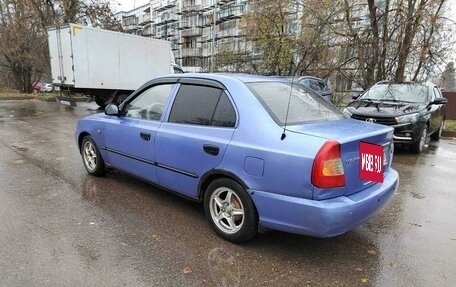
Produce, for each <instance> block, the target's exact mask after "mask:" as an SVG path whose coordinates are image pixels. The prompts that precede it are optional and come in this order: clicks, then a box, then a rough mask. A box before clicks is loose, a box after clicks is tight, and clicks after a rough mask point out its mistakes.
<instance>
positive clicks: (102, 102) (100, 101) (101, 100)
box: [95, 95, 109, 109]
mask: <svg viewBox="0 0 456 287" xmlns="http://www.w3.org/2000/svg"><path fill="white" fill-rule="evenodd" d="M108 99H109V97H108V96H99V95H98V96H95V103H97V105H99V106H100V107H101V108H102V109H104V108H105V107H106V106H107V104H108V103H107V101H108Z"/></svg>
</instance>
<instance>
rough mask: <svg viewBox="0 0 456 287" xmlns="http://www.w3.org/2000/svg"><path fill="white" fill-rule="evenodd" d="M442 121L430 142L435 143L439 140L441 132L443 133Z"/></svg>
mask: <svg viewBox="0 0 456 287" xmlns="http://www.w3.org/2000/svg"><path fill="white" fill-rule="evenodd" d="M443 122H444V121H443V120H442V122H441V123H440V127H439V130H438V131H436V132H434V133H433V134H432V135H431V140H435V141H438V140H439V139H440V137H441V136H442V131H443Z"/></svg>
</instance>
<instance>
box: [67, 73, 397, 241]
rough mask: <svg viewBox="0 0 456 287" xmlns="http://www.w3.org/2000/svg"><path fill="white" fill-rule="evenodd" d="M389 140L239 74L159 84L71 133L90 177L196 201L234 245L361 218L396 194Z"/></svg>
mask: <svg viewBox="0 0 456 287" xmlns="http://www.w3.org/2000/svg"><path fill="white" fill-rule="evenodd" d="M392 136H393V129H392V128H391V127H387V126H382V125H377V124H373V123H367V122H361V121H357V120H352V119H349V118H347V117H346V116H344V115H343V114H342V113H341V112H340V111H338V110H337V109H336V108H335V107H334V106H333V105H331V104H329V103H328V102H327V101H325V100H323V99H321V98H320V97H319V96H318V95H317V94H315V93H313V92H312V91H309V90H307V89H306V88H305V87H304V86H302V85H300V84H297V83H292V82H289V81H285V80H281V79H277V78H271V77H262V76H253V75H240V74H182V75H172V76H165V77H160V78H156V79H154V80H151V81H149V82H148V83H146V84H144V85H143V86H142V87H140V88H139V89H138V90H137V91H135V92H134V93H133V94H132V95H131V96H130V97H129V98H127V99H126V100H125V102H123V103H122V104H121V105H119V106H116V105H113V104H111V105H108V106H107V107H106V109H105V113H104V114H95V115H91V116H88V117H85V118H83V119H81V120H79V122H78V125H77V128H76V132H75V137H76V141H77V144H78V146H79V148H80V152H81V155H82V160H83V164H84V166H85V168H86V170H87V172H88V173H89V174H90V175H94V176H102V175H103V174H104V173H105V172H106V171H107V170H109V169H110V168H114V169H117V170H121V171H124V172H127V173H130V174H133V175H135V176H136V177H139V178H141V179H143V180H145V181H147V182H150V183H153V184H155V185H159V186H160V187H162V188H163V189H166V190H169V191H171V192H175V193H177V194H179V195H182V196H185V197H187V198H190V199H193V200H197V201H200V202H203V204H204V209H205V213H206V216H207V218H208V220H209V223H210V225H211V226H212V228H213V229H214V230H215V232H216V233H217V234H218V235H220V236H221V237H223V238H225V239H227V240H229V241H232V242H242V241H245V240H248V239H251V238H252V237H254V236H255V235H256V234H257V232H258V230H259V229H260V228H261V229H274V230H281V231H286V232H291V233H298V234H303V235H310V236H316V237H331V236H336V235H339V234H342V233H345V232H347V231H349V230H351V229H353V228H355V227H357V226H359V225H360V224H362V223H364V222H366V221H367V220H368V219H370V218H371V217H372V216H374V215H375V214H376V213H378V212H379V211H380V210H381V209H382V208H383V207H384V206H385V205H386V204H387V203H388V202H389V201H390V200H391V199H392V197H393V195H394V192H395V191H396V189H397V187H398V181H399V179H398V174H397V172H396V171H395V170H394V169H392V168H391V167H390V166H391V161H392V156H393V142H392ZM366 145H367V147H368V149H367V150H364V151H363V148H364V146H366ZM370 173H372V174H373V175H375V177H372V179H371V178H370V177H369V176H370V175H369V174H370ZM366 174H367V175H366ZM366 176H367V177H366Z"/></svg>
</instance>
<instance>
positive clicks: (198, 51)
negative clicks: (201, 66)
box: [182, 48, 203, 57]
mask: <svg viewBox="0 0 456 287" xmlns="http://www.w3.org/2000/svg"><path fill="white" fill-rule="evenodd" d="M202 55H203V49H202V48H182V57H202Z"/></svg>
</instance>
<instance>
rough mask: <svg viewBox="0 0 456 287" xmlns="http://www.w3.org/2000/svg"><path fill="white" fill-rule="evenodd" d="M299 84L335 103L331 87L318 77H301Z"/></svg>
mask: <svg viewBox="0 0 456 287" xmlns="http://www.w3.org/2000/svg"><path fill="white" fill-rule="evenodd" d="M297 82H299V83H300V84H302V85H304V86H306V87H308V88H309V89H311V90H312V91H314V92H316V93H317V94H319V95H320V96H321V97H323V98H324V99H325V100H327V101H328V102H330V103H333V92H332V90H331V88H330V87H329V84H328V81H326V80H323V79H320V78H317V77H311V76H304V77H300V78H299V79H298V81H297Z"/></svg>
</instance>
